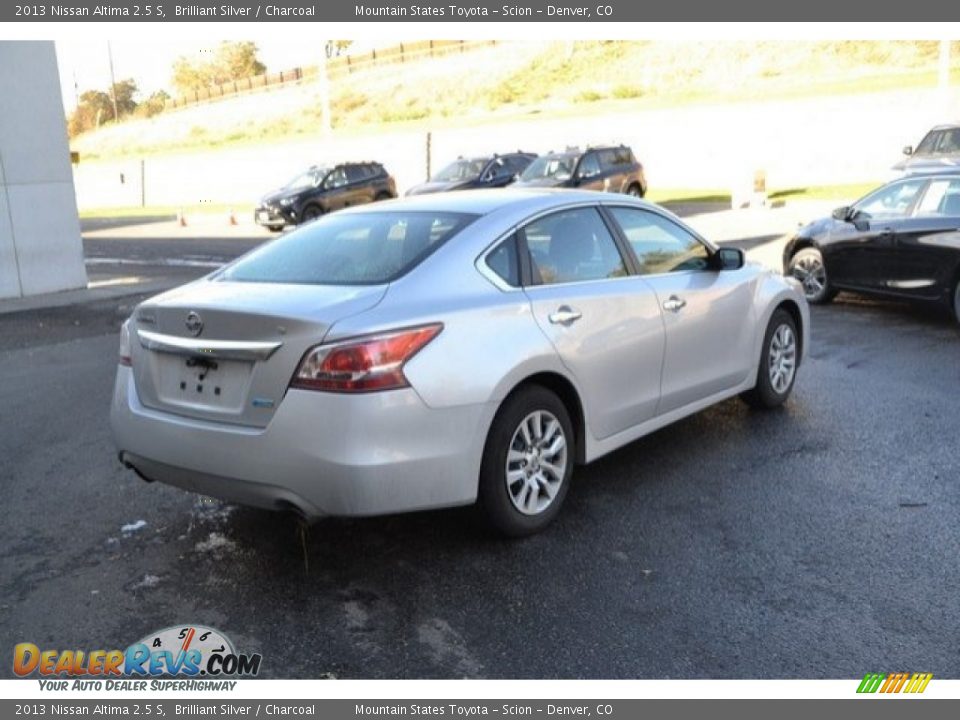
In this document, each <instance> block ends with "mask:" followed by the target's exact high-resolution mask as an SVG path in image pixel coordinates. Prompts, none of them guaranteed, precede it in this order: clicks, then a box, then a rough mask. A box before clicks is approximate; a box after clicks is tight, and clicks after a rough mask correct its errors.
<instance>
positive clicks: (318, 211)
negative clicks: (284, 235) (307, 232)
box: [300, 204, 323, 224]
mask: <svg viewBox="0 0 960 720" xmlns="http://www.w3.org/2000/svg"><path fill="white" fill-rule="evenodd" d="M321 215H323V209H322V208H321V207H320V206H319V205H312V204H311V205H307V206H306V207H305V208H304V209H303V212H302V213H300V223H301V224H303V223H308V222H313V221H314V220H316V219H317V218H318V217H320V216H321Z"/></svg>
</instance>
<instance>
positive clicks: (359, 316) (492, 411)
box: [111, 190, 809, 535]
mask: <svg viewBox="0 0 960 720" xmlns="http://www.w3.org/2000/svg"><path fill="white" fill-rule="evenodd" d="M808 327H809V324H808V309H807V303H806V300H805V299H804V296H803V293H802V292H801V291H800V289H799V284H798V283H796V281H795V280H793V279H792V278H784V277H782V276H780V275H779V274H775V273H773V272H770V271H767V270H764V269H762V268H761V267H759V266H756V265H753V264H746V263H745V262H744V256H743V253H742V252H741V251H739V250H736V249H733V248H723V249H719V248H717V247H716V246H714V245H712V244H711V243H709V242H707V241H706V240H704V239H703V238H701V237H700V236H698V235H697V234H696V233H695V232H693V231H692V230H691V229H690V228H688V227H687V226H686V225H684V224H683V223H682V222H680V221H679V220H678V219H677V218H675V217H674V216H672V215H671V214H669V213H667V212H666V211H664V210H662V209H660V208H658V207H656V206H654V205H651V204H649V203H646V202H644V201H642V200H638V199H633V198H629V197H625V196H623V195H611V194H604V193H593V192H589V193H588V192H580V191H551V190H515V191H511V190H503V191H476V192H474V191H465V192H462V193H453V194H445V195H428V196H418V197H414V198H408V199H405V200H399V201H389V202H385V203H379V204H377V205H375V206H365V207H362V208H356V209H348V210H344V211H341V212H338V213H333V214H331V215H328V216H325V217H323V218H321V219H320V220H317V221H316V222H313V223H311V224H309V225H307V226H304V227H303V228H301V229H299V230H296V231H295V232H292V233H290V234H288V235H286V236H284V237H281V238H279V239H277V240H275V241H273V242H271V243H269V244H266V245H264V246H261V247H260V248H258V249H256V250H254V251H252V252H251V253H249V254H247V255H245V256H244V257H242V258H240V259H238V260H237V261H235V262H233V263H232V264H230V265H228V266H226V267H224V268H222V269H221V270H218V271H217V272H214V273H213V274H211V275H209V276H207V277H205V278H203V279H201V280H198V281H196V282H193V283H191V284H189V285H185V286H183V287H181V288H179V289H176V290H172V291H170V292H167V293H164V294H162V295H160V296H158V297H155V298H153V299H151V300H148V301H146V302H144V303H142V304H141V305H140V306H138V307H137V308H136V310H135V312H134V314H133V316H132V317H131V318H130V319H129V320H128V321H127V322H126V323H125V324H124V326H123V329H122V334H121V346H120V360H119V368H118V373H117V379H116V388H115V391H114V397H113V403H112V412H111V421H112V428H113V435H114V438H115V441H116V444H117V446H118V448H119V451H120V458H121V460H122V462H124V463H125V464H126V465H128V466H129V467H132V468H134V469H135V470H136V471H137V473H138V474H140V475H141V476H142V477H144V478H146V479H148V480H158V481H161V482H165V483H169V484H172V485H176V486H179V487H182V488H186V489H188V490H193V491H196V492H199V493H204V494H207V495H211V496H216V497H220V498H225V499H228V500H232V501H236V502H239V503H245V504H249V505H254V506H260V507H266V508H275V509H291V510H295V511H297V512H299V513H300V514H301V515H303V516H306V517H308V518H316V517H320V516H324V515H375V514H381V513H395V512H403V511H411V510H420V509H424V508H439V507H448V506H455V505H465V504H470V503H474V502H479V504H480V506H481V507H482V509H483V510H484V512H485V514H486V516H487V517H488V518H489V520H490V521H491V522H492V523H493V525H494V526H495V527H496V528H498V529H499V530H500V531H502V532H504V533H507V534H510V535H523V534H527V533H532V532H535V531H537V530H540V529H542V528H543V527H544V526H545V525H546V524H547V523H549V522H550V521H551V520H552V519H553V518H554V517H555V516H556V514H557V512H558V511H559V510H560V506H561V504H562V502H563V499H564V497H565V496H566V494H567V491H568V489H569V487H570V479H571V475H572V474H573V468H574V465H575V464H578V463H587V462H590V461H592V460H595V459H596V458H598V457H600V456H602V455H604V454H606V453H609V452H610V451H612V450H615V449H616V448H619V447H621V446H622V445H624V444H626V443H629V442H630V441H632V440H634V439H636V438H639V437H641V436H642V435H646V434H647V433H650V432H652V431H654V430H656V429H658V428H660V427H663V426H664V425H667V424H669V423H671V422H674V421H675V420H678V419H679V418H682V417H684V416H686V415H689V414H691V413H694V412H697V411H698V410H701V409H703V408H705V407H707V406H709V405H711V404H713V403H716V402H719V401H721V400H724V399H726V398H729V397H732V396H736V395H741V396H742V397H743V398H744V399H745V400H747V401H748V402H749V403H751V404H752V405H755V406H759V407H774V406H777V405H780V404H781V403H783V402H784V401H785V400H786V399H787V397H788V396H789V395H790V392H791V390H792V388H793V385H794V381H795V379H796V374H797V369H798V367H799V365H800V361H801V359H802V357H803V354H804V352H805V348H806V345H807V341H806V340H807V328H808Z"/></svg>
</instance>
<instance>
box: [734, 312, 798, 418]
mask: <svg viewBox="0 0 960 720" xmlns="http://www.w3.org/2000/svg"><path fill="white" fill-rule="evenodd" d="M799 363H800V335H799V333H798V331H797V323H796V321H795V320H794V319H793V316H792V315H791V314H790V313H788V312H787V311H786V310H784V309H782V308H778V309H777V310H775V311H774V313H773V316H772V317H771V318H770V323H769V324H768V325H767V331H766V333H764V336H763V347H762V348H761V350H760V365H759V367H758V368H757V384H756V385H755V386H754V387H753V388H752V389H750V390H748V391H747V392H745V393H743V395H741V396H740V397H741V398H743V400H744V402H746V403H747V404H748V405H750V406H751V407H755V408H762V409H770V408H775V407H779V406H780V405H783V403H784V402H786V400H787V398H788V397H790V393H791V391H792V390H793V383H794V382H795V381H796V379H797V366H798V365H799Z"/></svg>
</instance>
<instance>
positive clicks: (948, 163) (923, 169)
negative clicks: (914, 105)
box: [893, 125, 960, 173]
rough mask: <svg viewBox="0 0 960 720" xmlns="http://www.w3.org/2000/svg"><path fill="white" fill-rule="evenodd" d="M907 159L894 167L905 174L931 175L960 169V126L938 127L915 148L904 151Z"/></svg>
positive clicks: (911, 147) (907, 147)
mask: <svg viewBox="0 0 960 720" xmlns="http://www.w3.org/2000/svg"><path fill="white" fill-rule="evenodd" d="M903 154H904V155H906V156H907V157H906V159H905V160H902V161H900V162H899V163H897V164H896V165H894V166H893V169H894V170H902V171H903V172H904V173H931V172H943V171H948V172H949V171H950V169H951V168H960V125H937V126H936V127H935V128H933V129H932V130H931V131H930V132H928V133H927V134H926V135H925V136H924V138H923V140H921V141H920V144H919V145H917V147H916V148H914V147H913V146H911V145H907V146H906V147H905V148H904V149H903Z"/></svg>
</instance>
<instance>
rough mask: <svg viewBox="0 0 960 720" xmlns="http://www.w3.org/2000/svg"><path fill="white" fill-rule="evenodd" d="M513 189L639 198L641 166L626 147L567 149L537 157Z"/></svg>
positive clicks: (643, 180) (643, 189)
mask: <svg viewBox="0 0 960 720" xmlns="http://www.w3.org/2000/svg"><path fill="white" fill-rule="evenodd" d="M514 187H575V188H580V189H581V190H603V191H606V192H616V193H624V194H626V195H634V196H636V197H643V196H644V195H646V194H647V180H646V178H645V177H644V176H643V166H642V165H641V164H640V163H638V162H637V159H636V158H635V157H634V156H633V150H631V149H630V148H628V147H627V146H626V145H616V146H613V145H611V146H604V147H588V148H587V149H586V150H580V149H579V148H568V149H567V150H566V151H564V152H559V153H548V154H546V155H541V156H540V157H538V158H537V159H536V160H534V161H533V162H532V163H530V166H529V167H528V168H527V169H526V170H524V172H523V174H522V175H521V176H520V179H519V180H518V181H517V182H516V183H515V185H514Z"/></svg>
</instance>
